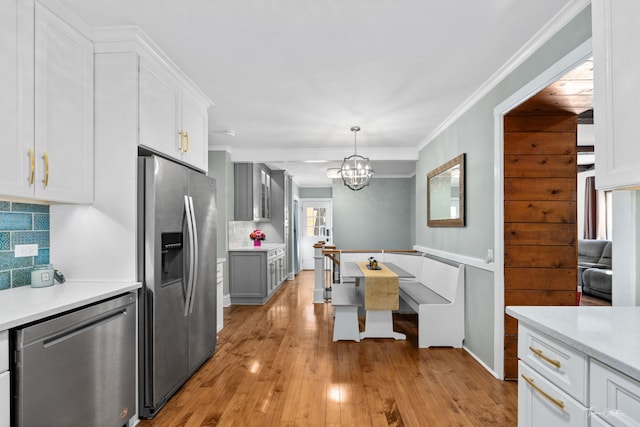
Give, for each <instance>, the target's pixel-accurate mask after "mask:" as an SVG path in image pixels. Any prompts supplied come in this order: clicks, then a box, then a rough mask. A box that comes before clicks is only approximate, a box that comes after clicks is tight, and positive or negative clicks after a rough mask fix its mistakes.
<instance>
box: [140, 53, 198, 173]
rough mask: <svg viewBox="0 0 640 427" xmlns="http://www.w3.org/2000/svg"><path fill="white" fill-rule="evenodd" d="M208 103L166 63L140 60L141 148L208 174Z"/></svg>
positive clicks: (150, 58)
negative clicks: (149, 149)
mask: <svg viewBox="0 0 640 427" xmlns="http://www.w3.org/2000/svg"><path fill="white" fill-rule="evenodd" d="M208 107H209V103H208V102H206V101H205V100H203V99H202V98H201V97H200V96H198V95H197V94H195V93H194V91H193V90H192V89H191V88H190V87H189V85H187V84H185V83H184V82H182V81H181V79H180V78H179V76H177V75H176V70H172V69H171V67H169V66H167V65H166V63H164V62H162V61H160V60H156V58H154V57H152V56H151V55H144V56H142V57H141V59H140V145H143V146H145V147H148V148H151V149H153V150H155V151H158V152H160V153H163V154H166V155H167V156H170V157H173V158H175V159H177V160H181V161H183V162H185V163H188V164H190V165H192V166H194V167H197V168H198V169H201V170H203V171H205V172H206V171H207V165H208V138H207V126H208V112H207V109H208Z"/></svg>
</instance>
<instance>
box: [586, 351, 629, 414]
mask: <svg viewBox="0 0 640 427" xmlns="http://www.w3.org/2000/svg"><path fill="white" fill-rule="evenodd" d="M590 370H591V384H590V394H591V413H592V414H594V415H597V416H598V417H600V418H602V419H603V420H604V421H605V422H606V423H608V424H609V425H613V426H639V425H640V382H638V381H636V380H634V379H633V378H631V377H628V376H627V375H625V374H623V373H621V372H618V371H616V370H614V369H612V368H610V367H608V366H606V365H603V364H602V363H599V362H597V361H595V360H591V362H590Z"/></svg>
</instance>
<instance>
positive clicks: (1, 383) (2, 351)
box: [0, 331, 11, 427]
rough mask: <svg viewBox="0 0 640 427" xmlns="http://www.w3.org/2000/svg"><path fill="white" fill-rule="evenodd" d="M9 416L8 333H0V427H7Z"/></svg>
mask: <svg viewBox="0 0 640 427" xmlns="http://www.w3.org/2000/svg"><path fill="white" fill-rule="evenodd" d="M10 414H11V390H10V379H9V331H0V427H9V423H10Z"/></svg>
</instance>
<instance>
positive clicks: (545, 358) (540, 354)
mask: <svg viewBox="0 0 640 427" xmlns="http://www.w3.org/2000/svg"><path fill="white" fill-rule="evenodd" d="M529 350H531V351H533V353H534V354H535V355H536V356H538V357H539V358H540V359H542V360H544V361H545V362H547V363H550V364H552V365H553V366H555V367H556V368H558V369H560V361H559V360H554V359H551V358H549V357H547V356H545V355H544V354H542V350H539V349H537V348H533V347H531V346H529Z"/></svg>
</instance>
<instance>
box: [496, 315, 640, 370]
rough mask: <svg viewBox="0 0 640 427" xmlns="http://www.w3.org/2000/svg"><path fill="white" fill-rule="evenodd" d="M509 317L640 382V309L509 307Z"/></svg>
mask: <svg viewBox="0 0 640 427" xmlns="http://www.w3.org/2000/svg"><path fill="white" fill-rule="evenodd" d="M507 314H509V315H511V316H513V317H515V318H516V319H518V321H520V322H522V323H524V324H526V325H528V326H531V327H533V328H535V329H537V330H539V331H541V332H543V333H545V334H547V335H549V336H551V337H553V338H556V339H558V340H560V341H562V342H564V343H566V344H568V345H569V346H571V347H573V348H575V349H577V350H579V351H581V352H583V353H585V354H587V355H588V356H590V357H592V358H594V359H597V360H599V361H601V362H603V363H605V364H607V365H609V366H611V367H612V368H615V369H617V370H619V371H620V372H623V373H625V374H627V375H629V376H630V377H632V378H635V379H636V380H640V307H547V306H544V307H531V306H509V307H507Z"/></svg>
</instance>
